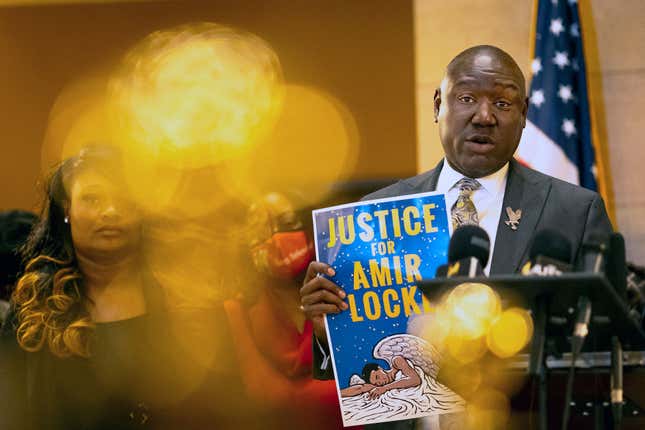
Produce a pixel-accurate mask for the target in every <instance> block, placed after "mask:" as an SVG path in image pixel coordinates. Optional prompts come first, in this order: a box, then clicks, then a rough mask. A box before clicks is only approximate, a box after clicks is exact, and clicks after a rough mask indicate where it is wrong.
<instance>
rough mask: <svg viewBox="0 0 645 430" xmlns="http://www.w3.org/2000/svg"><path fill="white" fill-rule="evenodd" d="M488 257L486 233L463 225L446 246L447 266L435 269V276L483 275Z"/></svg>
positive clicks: (475, 227)
mask: <svg viewBox="0 0 645 430" xmlns="http://www.w3.org/2000/svg"><path fill="white" fill-rule="evenodd" d="M489 255H490V239H489V238H488V233H486V231H485V230H484V229H483V228H481V227H478V226H476V225H464V226H461V227H459V228H458V229H456V230H455V231H454V233H453V234H452V237H451V238H450V245H449V246H448V264H444V265H442V266H439V267H438V268H437V273H436V276H437V277H438V278H440V277H444V278H446V277H448V278H449V277H453V276H467V277H471V278H472V277H475V276H480V275H483V274H484V267H486V264H487V263H488V257H489Z"/></svg>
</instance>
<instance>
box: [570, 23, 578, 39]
mask: <svg viewBox="0 0 645 430" xmlns="http://www.w3.org/2000/svg"><path fill="white" fill-rule="evenodd" d="M569 34H570V35H571V36H573V37H580V27H578V23H577V22H574V23H573V24H571V27H570V28H569Z"/></svg>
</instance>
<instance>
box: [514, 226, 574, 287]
mask: <svg viewBox="0 0 645 430" xmlns="http://www.w3.org/2000/svg"><path fill="white" fill-rule="evenodd" d="M571 269H572V266H571V242H570V241H569V240H568V239H567V238H566V237H564V236H563V235H562V234H561V233H559V232H557V231H555V230H550V229H545V230H540V231H539V232H538V233H537V234H536V235H535V237H534V238H533V242H532V243H531V249H530V251H529V261H527V262H526V264H524V266H522V269H521V273H522V274H523V275H540V276H557V275H561V274H562V273H563V272H570V271H571Z"/></svg>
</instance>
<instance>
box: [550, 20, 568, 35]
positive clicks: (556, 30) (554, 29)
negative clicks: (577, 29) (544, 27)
mask: <svg viewBox="0 0 645 430" xmlns="http://www.w3.org/2000/svg"><path fill="white" fill-rule="evenodd" d="M549 30H551V33H553V34H555V35H556V36H559V35H560V33H562V32H563V31H564V25H562V20H561V19H560V18H558V19H552V20H551V27H550V29H549Z"/></svg>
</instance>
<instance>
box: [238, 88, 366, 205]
mask: <svg viewBox="0 0 645 430" xmlns="http://www.w3.org/2000/svg"><path fill="white" fill-rule="evenodd" d="M359 143H360V138H359V133H358V128H357V126H356V122H355V121H354V117H353V115H352V114H351V113H350V111H349V110H348V109H347V108H346V107H345V106H344V105H343V104H342V103H341V102H340V101H339V100H337V99H336V98H334V97H333V96H331V95H329V94H327V93H325V92H323V91H321V90H318V89H315V88H311V87H305V86H300V85H287V86H286V89H285V97H284V103H283V110H282V113H281V114H280V116H279V117H278V120H277V122H276V124H275V127H274V128H273V130H272V132H271V134H270V135H268V136H267V137H266V139H264V140H262V141H261V142H260V143H259V144H258V145H257V146H256V147H254V149H253V152H252V153H251V154H249V156H248V159H247V160H248V162H247V163H246V166H245V168H240V169H238V171H237V172H234V173H233V175H232V176H231V180H230V183H231V186H232V187H238V188H241V187H244V186H247V185H248V184H261V187H262V189H263V191H265V192H266V191H270V190H279V191H280V190H297V191H301V192H302V194H303V197H304V200H303V202H302V203H304V204H319V202H320V201H321V200H322V199H324V198H325V197H327V196H328V195H329V193H330V192H331V191H332V186H333V185H334V184H335V183H336V182H338V181H342V180H344V179H348V178H350V177H351V175H352V173H353V171H354V167H355V165H356V161H357V156H358V148H359Z"/></svg>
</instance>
